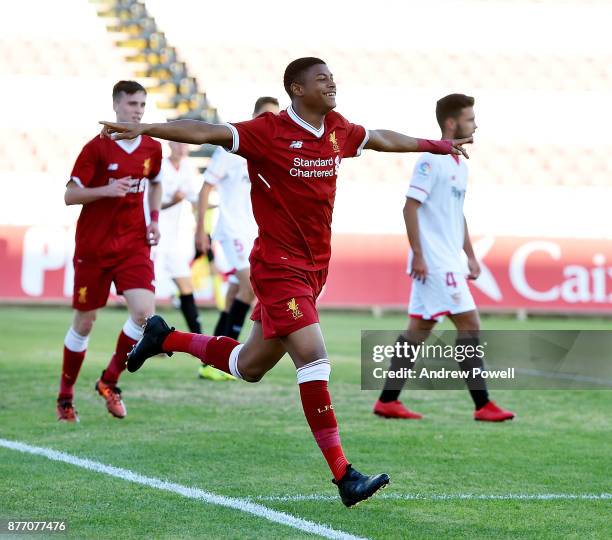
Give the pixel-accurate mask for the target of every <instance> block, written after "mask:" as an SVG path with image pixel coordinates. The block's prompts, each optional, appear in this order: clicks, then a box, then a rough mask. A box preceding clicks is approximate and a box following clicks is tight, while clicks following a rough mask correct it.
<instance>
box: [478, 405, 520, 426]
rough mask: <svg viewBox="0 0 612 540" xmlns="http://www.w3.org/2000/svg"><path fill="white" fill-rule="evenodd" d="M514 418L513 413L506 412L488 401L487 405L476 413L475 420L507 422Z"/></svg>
mask: <svg viewBox="0 0 612 540" xmlns="http://www.w3.org/2000/svg"><path fill="white" fill-rule="evenodd" d="M513 418H514V413H513V412H512V411H506V410H504V409H502V408H501V407H498V406H497V405H496V404H495V403H494V402H493V401H488V402H487V404H486V405H484V406H483V407H481V408H480V409H478V410H477V411H474V420H479V421H481V422H505V421H506V420H512V419H513Z"/></svg>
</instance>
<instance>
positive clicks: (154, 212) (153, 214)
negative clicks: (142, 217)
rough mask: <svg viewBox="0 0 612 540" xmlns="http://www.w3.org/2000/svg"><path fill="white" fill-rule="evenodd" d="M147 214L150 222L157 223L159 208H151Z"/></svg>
mask: <svg viewBox="0 0 612 540" xmlns="http://www.w3.org/2000/svg"><path fill="white" fill-rule="evenodd" d="M149 215H150V216H151V223H157V222H158V221H159V210H151V213H150V214H149Z"/></svg>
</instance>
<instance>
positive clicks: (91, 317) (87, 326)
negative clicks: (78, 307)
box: [72, 311, 97, 336]
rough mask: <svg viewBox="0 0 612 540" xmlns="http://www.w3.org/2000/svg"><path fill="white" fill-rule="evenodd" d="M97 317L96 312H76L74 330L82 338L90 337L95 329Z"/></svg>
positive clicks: (73, 323)
mask: <svg viewBox="0 0 612 540" xmlns="http://www.w3.org/2000/svg"><path fill="white" fill-rule="evenodd" d="M96 315H97V312H96V311H76V312H75V315H74V321H73V322H72V328H73V329H74V331H75V332H76V333H77V334H79V335H80V336H88V335H89V334H91V331H92V329H93V325H94V322H95V321H96Z"/></svg>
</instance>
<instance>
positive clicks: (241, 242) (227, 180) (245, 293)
mask: <svg viewBox="0 0 612 540" xmlns="http://www.w3.org/2000/svg"><path fill="white" fill-rule="evenodd" d="M265 112H272V113H274V114H278V112H279V105H278V100H277V99H276V98H273V97H268V96H264V97H260V98H259V99H258V100H257V101H256V102H255V107H254V110H253V118H255V117H257V116H259V115H260V114H263V113H265ZM213 189H216V190H217V191H218V194H219V219H218V221H217V224H216V226H215V230H214V232H213V234H212V238H213V239H214V240H216V241H217V242H219V244H220V245H221V248H222V249H223V254H224V256H225V258H226V259H227V261H228V262H229V264H230V265H231V267H232V269H233V274H232V275H231V276H230V280H229V282H230V287H229V290H228V294H227V298H226V300H227V301H226V305H225V309H224V310H223V311H222V312H221V313H220V315H219V321H218V322H217V325H216V327H215V332H214V335H216V336H217V335H221V336H228V337H231V338H233V339H238V336H239V335H240V332H241V330H242V326H243V325H244V321H245V319H246V316H247V313H248V311H249V309H250V308H251V303H252V302H253V299H254V298H255V294H254V293H253V288H252V286H251V280H250V263H249V256H250V255H251V249H252V248H253V243H254V242H255V238H257V223H255V218H254V217H253V208H252V206H251V182H250V179H249V173H248V170H247V162H246V159H244V158H242V157H240V156H238V155H237V154H232V153H230V152H228V151H227V150H225V149H224V148H222V147H220V146H219V147H218V148H217V149H216V150H215V151H214V153H213V155H212V157H211V159H210V162H209V164H208V167H207V168H206V171H205V172H204V185H203V186H202V190H201V191H200V200H199V209H198V226H197V229H196V231H197V232H196V245H197V247H198V249H199V250H201V251H206V250H207V249H208V247H209V245H208V244H209V240H208V231H206V229H205V225H204V218H203V216H204V215H205V214H206V209H207V208H208V198H209V195H210V192H211V191H212V190H213ZM212 369H213V368H211V367H210V366H200V368H199V374H200V377H202V378H211V377H210V376H209V375H210V373H209V372H210V370H212Z"/></svg>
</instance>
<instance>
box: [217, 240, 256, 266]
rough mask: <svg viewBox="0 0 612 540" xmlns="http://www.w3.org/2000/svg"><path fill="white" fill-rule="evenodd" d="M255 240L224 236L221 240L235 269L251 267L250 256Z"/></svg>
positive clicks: (230, 263)
mask: <svg viewBox="0 0 612 540" xmlns="http://www.w3.org/2000/svg"><path fill="white" fill-rule="evenodd" d="M254 242H255V239H254V238H253V239H249V238H224V239H223V240H219V243H220V244H221V248H222V249H223V254H224V255H225V258H226V259H227V262H228V263H229V265H230V267H231V268H232V269H233V270H244V269H245V268H249V266H250V264H249V256H250V255H251V250H252V249H253V243H254Z"/></svg>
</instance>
